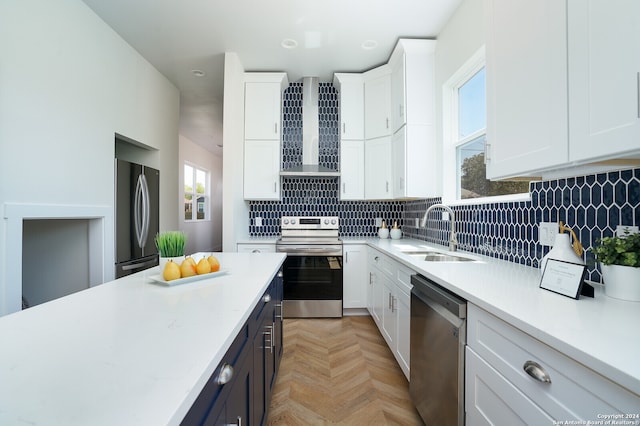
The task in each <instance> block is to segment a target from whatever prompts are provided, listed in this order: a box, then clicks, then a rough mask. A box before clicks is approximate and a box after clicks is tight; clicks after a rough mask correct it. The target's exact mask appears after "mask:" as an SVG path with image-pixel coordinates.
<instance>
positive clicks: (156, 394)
mask: <svg viewBox="0 0 640 426" xmlns="http://www.w3.org/2000/svg"><path fill="white" fill-rule="evenodd" d="M215 255H216V257H218V259H219V260H220V264H221V268H222V269H225V270H227V271H228V273H226V274H223V275H218V276H215V277H211V278H207V279H203V280H200V281H195V282H190V283H185V284H181V285H176V286H170V287H169V286H163V285H158V284H153V283H152V280H151V279H150V277H151V276H153V275H158V274H159V268H158V267H155V268H151V269H149V270H146V271H143V272H139V273H137V274H134V275H130V276H128V277H124V278H121V279H118V280H115V281H111V282H108V283H105V284H102V285H99V286H96V287H93V288H91V289H88V290H85V291H81V292H78V293H75V294H72V295H70V296H66V297H63V298H60V299H57V300H54V301H51V302H48V303H44V304H42V305H38V306H35V307H32V308H29V309H27V310H24V311H22V312H17V313H15V314H10V315H7V316H4V317H1V318H0V340H1V341H2V350H0V377H1V379H0V424H3V425H4V424H31V425H34V424H35V425H38V424H42V425H52V424H64V425H87V424H92V425H114V424H118V425H127V424H153V425H160V424H178V423H179V422H180V421H181V420H182V418H183V417H184V415H185V414H186V413H187V411H188V410H189V408H190V406H191V404H192V403H193V402H194V401H195V399H196V397H197V396H198V394H199V392H200V391H201V389H202V387H203V386H204V384H205V382H206V381H207V380H208V379H209V377H210V375H211V374H212V373H213V372H214V370H215V368H216V366H217V365H218V363H219V361H220V360H221V359H222V357H223V355H224V354H225V352H226V351H227V349H228V348H229V346H230V345H231V343H232V342H233V339H234V338H235V336H236V335H237V333H238V331H239V330H240V328H241V326H242V325H243V324H244V322H245V321H246V320H247V318H248V317H249V315H250V313H251V311H252V309H253V307H254V306H255V305H256V304H257V303H258V300H259V298H260V297H261V295H262V294H263V292H264V291H265V290H266V289H267V287H268V286H269V284H270V283H271V281H272V279H273V278H274V277H275V275H276V273H277V272H278V270H279V268H280V266H281V265H282V262H283V261H284V259H285V255H284V254H280V253H262V254H248V253H247V254H243V253H215ZM195 256H196V255H194V257H195Z"/></svg>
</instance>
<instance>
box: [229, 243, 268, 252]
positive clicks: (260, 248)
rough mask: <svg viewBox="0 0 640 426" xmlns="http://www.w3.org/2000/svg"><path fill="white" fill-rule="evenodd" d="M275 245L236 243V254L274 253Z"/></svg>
mask: <svg viewBox="0 0 640 426" xmlns="http://www.w3.org/2000/svg"><path fill="white" fill-rule="evenodd" d="M275 251H276V243H250V244H245V243H238V253H275Z"/></svg>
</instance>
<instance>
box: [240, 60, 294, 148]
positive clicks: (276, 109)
mask: <svg viewBox="0 0 640 426" xmlns="http://www.w3.org/2000/svg"><path fill="white" fill-rule="evenodd" d="M287 85H288V81H287V76H286V74H284V73H245V83H244V138H245V140H246V139H267V140H269V139H277V140H280V135H281V132H282V128H281V127H282V125H281V116H282V92H283V91H284V89H285V88H286V86H287Z"/></svg>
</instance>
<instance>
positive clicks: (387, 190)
mask: <svg viewBox="0 0 640 426" xmlns="http://www.w3.org/2000/svg"><path fill="white" fill-rule="evenodd" d="M386 192H389V181H387V186H386Z"/></svg>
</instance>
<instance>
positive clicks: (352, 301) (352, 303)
mask: <svg viewBox="0 0 640 426" xmlns="http://www.w3.org/2000/svg"><path fill="white" fill-rule="evenodd" d="M342 253H343V256H342V260H343V266H342V289H343V294H342V307H343V309H350V308H366V307H367V291H368V288H367V287H368V281H367V277H368V276H367V275H365V274H363V273H362V272H363V271H365V270H366V269H367V246H366V245H363V244H344V245H343V246H342Z"/></svg>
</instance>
